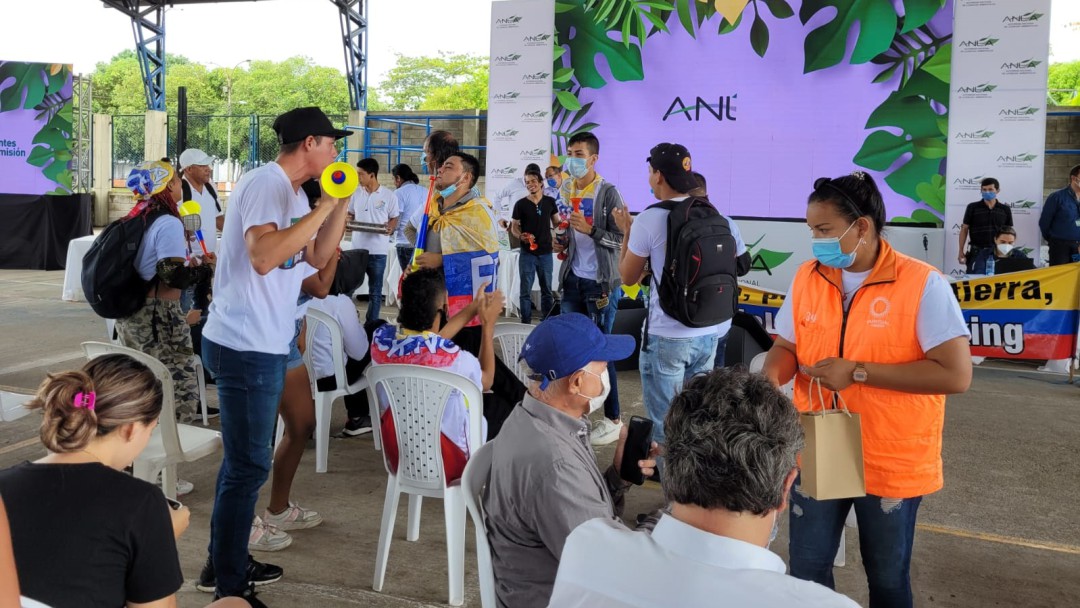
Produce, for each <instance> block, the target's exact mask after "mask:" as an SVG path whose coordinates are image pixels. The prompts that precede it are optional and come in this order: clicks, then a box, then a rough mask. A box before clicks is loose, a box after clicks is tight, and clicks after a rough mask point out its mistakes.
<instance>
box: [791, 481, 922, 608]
mask: <svg viewBox="0 0 1080 608" xmlns="http://www.w3.org/2000/svg"><path fill="white" fill-rule="evenodd" d="M799 481H800V480H799V479H796V480H795V486H794V487H793V488H792V491H791V514H790V515H789V521H790V522H791V540H790V544H789V549H788V550H789V553H790V561H791V564H790V565H791V575H792V576H794V577H796V578H801V579H803V580H807V581H813V582H815V583H820V584H822V585H825V586H826V587H828V588H830V589H834V588H835V584H834V582H833V558H834V557H835V556H836V550H837V548H838V547H839V546H840V533H841V532H842V531H843V529H844V520H845V519H846V518H847V514H848V511H850V510H851V507H852V505H854V507H855V517H856V518H858V520H859V551H860V552H861V553H862V559H863V566H864V567H865V569H866V578H867V582H868V583H869V586H870V608H911V606H912V597H911V546H912V544H913V542H914V540H915V516H916V514H917V513H918V511H919V503H921V502H922V497H921V496H917V497H915V498H905V499H903V500H900V499H889V498H881V497H880V496H872V495H869V494H868V495H866V496H864V497H862V498H845V499H840V500H814V499H813V498H810V497H809V496H804V495H802V494H800V492H799Z"/></svg>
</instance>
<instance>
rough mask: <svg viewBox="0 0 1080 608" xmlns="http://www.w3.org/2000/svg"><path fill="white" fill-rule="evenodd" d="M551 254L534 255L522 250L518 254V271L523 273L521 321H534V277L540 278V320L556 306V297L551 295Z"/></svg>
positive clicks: (520, 293)
mask: <svg viewBox="0 0 1080 608" xmlns="http://www.w3.org/2000/svg"><path fill="white" fill-rule="evenodd" d="M551 271H552V261H551V254H550V253H545V254H542V255H533V254H531V253H525V252H522V253H521V254H520V255H519V256H518V272H520V273H521V291H520V292H519V293H518V295H519V297H520V306H521V322H522V323H532V304H533V303H532V285H533V279H534V278H536V277H537V276H538V275H539V278H540V320H541V321H543V320H544V319H545V318H547V316H548V315H549V314H550V313H551V309H552V308H554V307H555V297H554V296H552V295H551Z"/></svg>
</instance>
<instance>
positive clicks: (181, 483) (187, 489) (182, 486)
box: [157, 475, 195, 498]
mask: <svg viewBox="0 0 1080 608" xmlns="http://www.w3.org/2000/svg"><path fill="white" fill-rule="evenodd" d="M157 485H159V486H160V485H161V475H158V478H157ZM194 490H195V484H193V483H191V482H190V481H187V480H186V479H179V478H178V479H177V480H176V497H177V498H179V497H181V496H184V495H187V494H191V492H192V491H194Z"/></svg>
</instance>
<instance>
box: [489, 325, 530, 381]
mask: <svg viewBox="0 0 1080 608" xmlns="http://www.w3.org/2000/svg"><path fill="white" fill-rule="evenodd" d="M533 328H534V326H533V325H528V324H526V323H498V324H496V325H495V331H494V333H493V338H494V341H495V354H496V355H498V357H499V358H500V359H502V362H503V363H504V364H505V365H506V366H507V367H509V368H510V369H512V370H514V373H515V374H516V375H517V377H518V379H520V380H521V382H522V383H523V384H524V385H525V386H529V377H528V376H527V375H526V373H525V365H524V363H521V362H519V361H518V356H519V355H520V354H521V347H522V346H524V344H525V339H526V338H528V337H529V334H531V333H532V330H533Z"/></svg>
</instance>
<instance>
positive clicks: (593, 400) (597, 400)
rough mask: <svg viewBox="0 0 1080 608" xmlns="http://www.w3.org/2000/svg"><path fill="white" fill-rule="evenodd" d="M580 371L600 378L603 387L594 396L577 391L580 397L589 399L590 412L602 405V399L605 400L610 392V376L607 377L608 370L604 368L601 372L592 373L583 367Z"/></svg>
mask: <svg viewBox="0 0 1080 608" xmlns="http://www.w3.org/2000/svg"><path fill="white" fill-rule="evenodd" d="M581 371H583V372H585V373H586V374H590V375H593V376H596V377H597V378H600V384H601V385H602V386H603V387H604V388H603V389H602V390H601V391H600V394H599V395H597V396H595V397H590V396H588V395H585V394H582V393H578V394H579V395H581V396H582V397H585V398H586V399H588V400H589V413H590V414H591V413H593V412H595V411H596V410H598V409H600V408H602V407H604V401H606V400H607V398H608V394H609V393H611V378H609V377H608V370H606V369H605V370H604V373H603V374H594V373H593V372H590V371H589V370H587V369H583V370H581Z"/></svg>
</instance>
